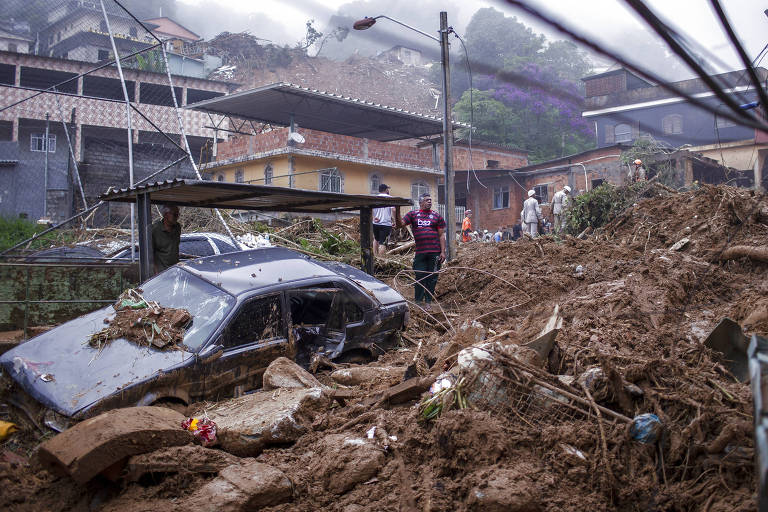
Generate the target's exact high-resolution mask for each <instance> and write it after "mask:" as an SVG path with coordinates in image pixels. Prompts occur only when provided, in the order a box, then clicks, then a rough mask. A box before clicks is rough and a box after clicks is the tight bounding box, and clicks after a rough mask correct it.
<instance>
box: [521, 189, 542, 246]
mask: <svg viewBox="0 0 768 512" xmlns="http://www.w3.org/2000/svg"><path fill="white" fill-rule="evenodd" d="M535 195H536V192H535V191H533V190H529V191H528V199H526V200H525V202H524V203H523V211H521V212H520V222H522V223H523V233H528V234H529V235H531V236H538V234H539V221H540V220H541V219H542V216H541V207H540V206H539V202H538V201H537V200H536V198H535V197H533V196H535Z"/></svg>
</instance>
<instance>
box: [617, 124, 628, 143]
mask: <svg viewBox="0 0 768 512" xmlns="http://www.w3.org/2000/svg"><path fill="white" fill-rule="evenodd" d="M613 133H614V140H615V141H616V142H632V127H631V126H629V125H628V124H618V125H616V128H615V129H614V131H613Z"/></svg>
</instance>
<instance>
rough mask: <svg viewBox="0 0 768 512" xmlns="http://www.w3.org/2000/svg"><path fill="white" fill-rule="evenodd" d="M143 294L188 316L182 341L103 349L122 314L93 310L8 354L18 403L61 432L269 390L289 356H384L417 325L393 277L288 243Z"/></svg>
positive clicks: (171, 272) (231, 257)
mask: <svg viewBox="0 0 768 512" xmlns="http://www.w3.org/2000/svg"><path fill="white" fill-rule="evenodd" d="M141 293H142V296H143V297H144V298H145V299H146V300H147V301H156V302H157V304H159V305H161V306H162V307H166V308H182V309H186V310H187V311H189V313H190V314H191V317H192V320H191V323H190V324H188V325H187V326H186V329H185V330H184V334H183V343H181V344H179V345H178V346H177V347H176V349H174V350H160V349H157V348H155V347H154V346H153V345H152V344H149V346H145V345H144V346H143V345H141V344H137V343H135V342H133V341H129V340H127V339H125V338H118V339H113V340H111V342H110V343H108V344H105V345H104V346H101V347H98V348H95V347H93V346H92V345H90V344H89V339H90V337H91V336H92V335H94V334H95V333H98V332H99V331H100V330H102V329H103V328H104V326H105V324H108V323H109V322H110V321H111V319H113V318H114V316H115V314H116V313H115V309H114V308H113V306H109V307H107V308H103V309H100V310H97V311H94V312H91V313H89V314H86V315H84V316H81V317H79V318H77V319H74V320H71V321H69V322H66V323H64V324H62V325H60V326H58V327H56V328H54V329H52V330H50V331H48V332H46V333H45V334H42V335H40V336H37V337H35V338H32V339H30V340H29V341H27V342H25V343H23V344H21V345H19V346H18V347H16V348H14V349H13V350H10V351H8V352H6V353H4V354H2V356H0V369H1V370H2V373H3V376H2V377H3V379H6V380H8V379H11V381H10V382H6V385H9V386H11V387H12V390H11V396H12V404H14V405H17V406H18V407H20V408H24V409H25V410H26V411H29V410H30V407H32V405H30V400H29V398H30V397H31V398H32V399H33V400H32V401H31V403H32V404H34V405H35V406H36V407H37V408H36V409H35V411H36V413H37V412H39V414H40V416H39V417H40V418H44V421H45V424H46V425H48V426H49V427H51V428H53V429H54V430H62V429H64V428H66V427H67V426H68V424H69V423H70V422H72V421H73V420H74V421H79V420H82V419H85V418H88V417H91V416H94V415H96V414H99V413H101V412H103V411H105V410H108V409H114V408H118V407H128V406H136V405H152V404H168V405H179V406H186V405H188V404H190V403H193V402H197V401H201V400H213V401H215V400H219V399H222V398H226V397H230V396H233V395H235V396H236V395H238V394H240V393H242V392H245V391H247V390H251V389H255V388H258V387H260V386H261V379H262V374H263V373H264V370H265V369H266V368H267V366H268V365H269V363H270V362H271V361H273V360H274V359H276V358H277V357H280V356H285V357H289V358H292V359H294V360H296V361H297V362H299V363H300V364H303V365H304V366H308V365H309V364H310V362H311V361H312V360H313V358H317V357H320V356H322V357H325V358H327V359H328V360H336V361H349V360H353V359H360V358H367V359H372V358H375V357H377V356H378V355H380V354H381V353H383V352H384V351H386V350H388V349H391V348H392V347H393V346H395V345H396V344H397V343H398V341H399V338H400V331H401V330H403V329H404V328H405V327H406V324H407V322H408V307H407V304H406V302H405V300H404V299H403V297H402V296H401V295H400V294H399V293H397V292H396V291H395V290H393V289H392V288H390V287H389V286H387V285H386V284H384V283H383V282H381V281H379V280H377V279H375V278H373V277H371V276H370V275H368V274H366V273H364V272H362V271H361V270H359V269H356V268H354V267H351V266H349V265H345V264H342V263H331V262H321V261H317V260H314V259H311V258H308V257H306V256H304V255H302V254H300V253H297V252H295V251H291V250H289V249H285V248H281V247H265V248H260V249H254V250H250V251H242V252H237V253H231V254H221V255H216V256H210V257H206V258H198V259H194V260H189V261H187V262H184V263H179V264H177V265H175V266H173V267H171V268H169V269H168V270H166V271H164V272H162V273H160V274H158V275H157V276H155V277H154V278H152V279H150V280H149V281H147V282H145V283H144V284H143V285H142V287H141ZM14 391H18V392H14ZM24 400H26V402H24ZM40 406H42V407H40ZM27 414H28V415H29V412H27Z"/></svg>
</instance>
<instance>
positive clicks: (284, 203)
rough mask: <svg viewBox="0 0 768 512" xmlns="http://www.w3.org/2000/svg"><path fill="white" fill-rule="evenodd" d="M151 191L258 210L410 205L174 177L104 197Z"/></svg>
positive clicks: (180, 200) (167, 197)
mask: <svg viewBox="0 0 768 512" xmlns="http://www.w3.org/2000/svg"><path fill="white" fill-rule="evenodd" d="M145 193H146V194H150V201H151V202H153V203H164V204H171V205H177V206H195V207H200V208H225V209H232V210H259V211H278V212H299V213H335V212H343V211H351V210H359V209H360V208H364V207H369V208H379V207H384V206H409V205H410V204H411V201H410V200H409V199H405V198H402V197H384V196H375V195H351V194H340V193H336V192H318V191H315V190H300V189H295V188H285V187H272V186H267V185H250V184H246V183H224V182H221V181H201V180H178V179H176V180H172V181H164V182H158V183H154V184H147V185H139V186H135V187H131V188H122V189H110V190H108V191H107V192H106V193H105V194H102V195H101V197H100V199H101V200H103V201H118V202H124V203H132V202H134V201H136V196H137V195H138V194H145Z"/></svg>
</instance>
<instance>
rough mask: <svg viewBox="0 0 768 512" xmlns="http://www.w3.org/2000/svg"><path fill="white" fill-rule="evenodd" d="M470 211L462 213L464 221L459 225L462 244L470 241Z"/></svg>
mask: <svg viewBox="0 0 768 512" xmlns="http://www.w3.org/2000/svg"><path fill="white" fill-rule="evenodd" d="M471 233H472V210H467V211H465V212H464V221H463V222H462V223H461V241H462V242H464V243H467V242H470V241H472V234H471Z"/></svg>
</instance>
